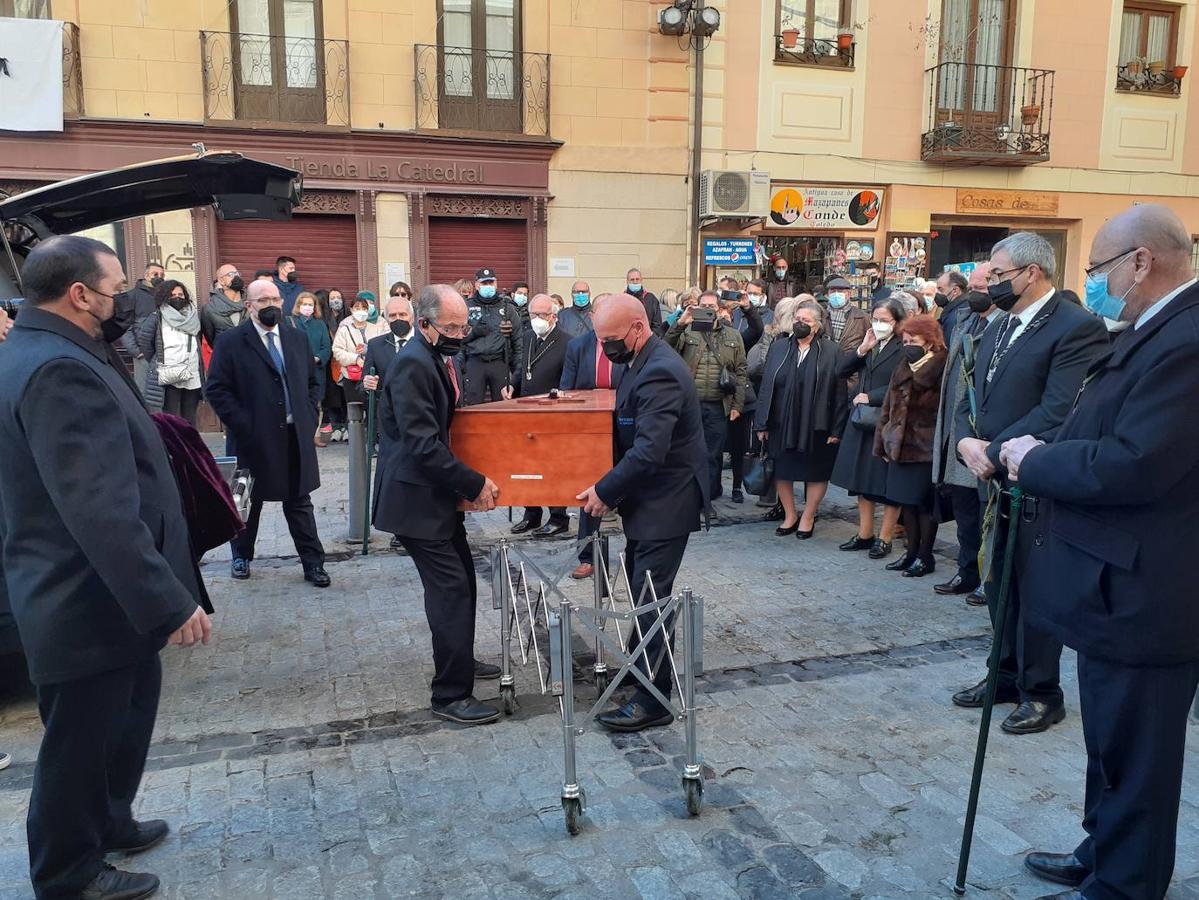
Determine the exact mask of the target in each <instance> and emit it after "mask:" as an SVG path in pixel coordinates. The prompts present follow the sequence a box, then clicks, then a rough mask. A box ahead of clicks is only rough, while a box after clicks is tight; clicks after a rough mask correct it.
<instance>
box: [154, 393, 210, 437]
mask: <svg viewBox="0 0 1199 900" xmlns="http://www.w3.org/2000/svg"><path fill="white" fill-rule="evenodd" d="M203 393H204V392H203V391H202V390H200V388H196V389H194V390H187V389H184V388H177V387H174V386H172V385H169V384H168V385H166V386H165V387H164V388H163V389H162V411H163V412H165V413H170V414H171V415H172V416H179V417H180V418H183V419H187V421H188V422H190V423H191V424H192V426H193V427H195V424H196V410H197V409H199V408H200V396H201V395H202V394H203Z"/></svg>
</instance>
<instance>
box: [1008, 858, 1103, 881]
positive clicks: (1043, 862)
mask: <svg viewBox="0 0 1199 900" xmlns="http://www.w3.org/2000/svg"><path fill="white" fill-rule="evenodd" d="M1024 867H1025V868H1026V869H1028V871H1030V872H1032V873H1033V874H1034V875H1036V876H1037V877H1038V878H1044V879H1045V880H1046V881H1052V882H1053V883H1054V884H1064V885H1066V886H1067V887H1078V886H1079V885H1081V884H1082V883H1083V882H1084V881H1086V880H1087V878H1089V877H1090V875H1091V871H1090V869H1088V868H1087V867H1086V866H1084V865H1083V864H1082V863H1080V862H1079V861H1078V860H1077V859H1075V858H1074V854H1073V853H1037V852H1033V853H1028V854H1026V855H1025V857H1024Z"/></svg>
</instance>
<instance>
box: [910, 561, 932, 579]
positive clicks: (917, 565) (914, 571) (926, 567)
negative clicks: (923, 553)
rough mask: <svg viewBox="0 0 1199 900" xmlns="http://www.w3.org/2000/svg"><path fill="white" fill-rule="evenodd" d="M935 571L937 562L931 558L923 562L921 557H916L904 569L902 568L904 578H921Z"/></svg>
mask: <svg viewBox="0 0 1199 900" xmlns="http://www.w3.org/2000/svg"><path fill="white" fill-rule="evenodd" d="M935 571H937V564H936V563H935V562H933V561H931V560H929V561H928V562H925V561H924V560H923V559H918V560H916V561H915V562H914V563H912V564H911V565H910V566H908V567H907V568H906V569H904V570H903V577H904V578H923V577H924V576H925V575H931V574H933V572H935Z"/></svg>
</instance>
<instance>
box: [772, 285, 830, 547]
mask: <svg viewBox="0 0 1199 900" xmlns="http://www.w3.org/2000/svg"><path fill="white" fill-rule="evenodd" d="M840 365H841V353H840V351H839V349H838V348H837V346H836V345H835V344H834V343H833V342H832V341H830V340H828V339H827V338H826V337H825V327H824V311H823V310H822V309H821V308H820V304H818V303H815V302H813V301H811V300H809V301H807V302H804V303H800V304H798V305H797V306H796V308H795V321H794V323H793V324H792V326H791V333H790V334H786V335H784V334H780V335H778V336H777V337H776V338H775V339H774V341H773V342H771V345H770V349H769V350H768V351H767V353H766V368H765V371H764V373H763V375H762V391H761V394H760V395H759V397H758V405H757V413H756V415H755V421H754V427H755V428H756V429H757V431H758V436H759V437H760V438H761V439H762V440H763V441H765V442H766V450H767V453H769V455H770V458H771V459H772V460H773V461H774V477H775V484H776V487H777V488H778V496H779V502H780V503H782V504H783V510H784V512H785V514H786V517H785V518H784V519H783V524H782V525H781V526H780V527H779V528H777V529H775V532H774V533H775V534H776V535H778V536H779V537H783V536H785V535H788V534H794V535H795V536H796V537H798V538H799V539H800V540H801V541H802V540H807V539H808V538H810V537H811V536H812V533H813V531H814V530H815V527H816V514H817V513H818V512H819V511H820V502H821V501H822V500H823V499H824V495H825V493H827V491H828V480H829V475H831V474H832V471H833V464H834V462H836V459H837V444H838V443H840V441H841V432H842V430H843V429H844V428H845V420H846V418H847V417H848V415H849V403H848V397H847V395H846V388H845V379H844V378H843V377H841V375H840V374H839V371H840ZM796 481H802V482H804V486H805V491H804V495H805V499H806V502H805V503H804V510H803V515H802V516H800V515H799V514H798V513H797V512H796V509H795V482H796Z"/></svg>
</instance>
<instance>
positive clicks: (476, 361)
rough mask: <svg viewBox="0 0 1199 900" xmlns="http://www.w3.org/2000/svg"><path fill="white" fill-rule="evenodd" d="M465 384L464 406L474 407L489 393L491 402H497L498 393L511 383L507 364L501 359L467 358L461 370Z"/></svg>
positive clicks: (463, 392)
mask: <svg viewBox="0 0 1199 900" xmlns="http://www.w3.org/2000/svg"><path fill="white" fill-rule="evenodd" d="M463 374H464V375H465V376H466V384H465V385H464V386H463V388H462V403H463V405H464V406H474V405H475V404H476V403H482V402H483V401H484V400H485V399H487V394H488V392H490V394H491V399H492V400H499V399H501V398H500V391H501V390H503V389H504V388H506V387H507V386H508V385H509V384H510V383H511V377H510V375H509V372H508V364H507V363H506V362H504V361H503V360H502V359H493V360H490V361H484V360H483V359H482V358H481V357H478V356H468V357H467V358H466V364H465V366H464V368H463Z"/></svg>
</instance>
